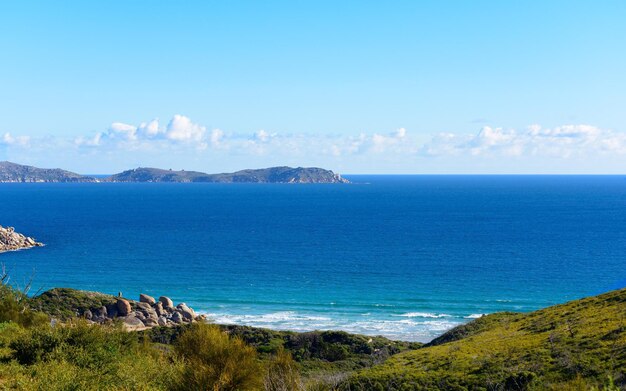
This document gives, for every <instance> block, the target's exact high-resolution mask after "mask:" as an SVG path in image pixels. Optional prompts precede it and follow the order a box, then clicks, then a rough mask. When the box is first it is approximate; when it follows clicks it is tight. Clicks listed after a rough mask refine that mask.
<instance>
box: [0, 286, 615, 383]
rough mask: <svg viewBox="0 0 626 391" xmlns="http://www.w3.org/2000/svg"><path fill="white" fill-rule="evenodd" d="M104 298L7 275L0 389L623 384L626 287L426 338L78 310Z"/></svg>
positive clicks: (1, 312)
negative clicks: (133, 323) (94, 320)
mask: <svg viewBox="0 0 626 391" xmlns="http://www.w3.org/2000/svg"><path fill="white" fill-rule="evenodd" d="M103 300H104V301H106V300H108V299H107V296H105V295H100V294H97V293H90V292H80V291H74V290H71V289H55V290H53V291H50V292H45V293H44V294H42V295H39V296H38V297H35V298H29V297H27V296H26V295H24V294H23V293H21V292H19V291H17V290H15V289H13V288H11V287H10V286H8V285H6V284H0V389H10V390H212V391H227V390H268V391H269V390H273V391H288V390H302V391H304V390H311V391H313V390H315V391H317V390H319V391H322V390H327V391H330V390H337V391H340V390H344V391H348V390H350V391H354V390H598V391H600V390H604V391H613V390H619V389H626V373H625V370H626V290H621V291H615V292H610V293H608V294H605V295H601V296H597V297H592V298H587V299H583V300H578V301H574V302H570V303H566V304H564V305H560V306H555V307H550V308H547V309H544V310H541V311H537V312H533V313H530V314H516V313H500V314H494V315H488V316H485V317H482V318H480V319H477V320H475V321H472V322H470V323H468V324H466V325H463V326H459V327H457V328H456V329H453V330H451V331H449V332H447V333H445V334H444V335H442V336H441V337H439V338H437V339H435V340H433V341H432V342H431V343H429V344H426V345H421V344H415V343H407V342H395V341H390V340H388V339H385V338H382V337H376V338H370V337H366V336H361V335H353V334H348V333H345V332H338V331H318V332H310V333H294V332H279V331H273V330H267V329H258V328H252V327H246V326H217V325H210V324H204V323H194V324H191V325H185V326H180V327H155V328H152V329H149V330H144V331H141V332H127V331H124V330H123V329H122V327H121V326H120V325H118V324H115V323H113V324H109V325H94V324H91V323H89V322H87V321H85V320H82V319H79V318H78V317H76V316H75V315H76V314H77V313H80V311H77V310H76V309H77V308H80V307H81V306H86V307H92V306H94V305H104V304H106V303H104V301H103ZM64 303H65V304H64ZM52 319H55V320H54V321H53V320H52Z"/></svg>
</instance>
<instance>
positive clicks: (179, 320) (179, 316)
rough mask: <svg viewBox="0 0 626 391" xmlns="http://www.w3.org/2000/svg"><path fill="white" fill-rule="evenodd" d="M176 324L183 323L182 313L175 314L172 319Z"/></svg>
mask: <svg viewBox="0 0 626 391" xmlns="http://www.w3.org/2000/svg"><path fill="white" fill-rule="evenodd" d="M170 319H171V320H172V322H174V323H178V324H180V323H183V315H182V314H181V313H180V312H174V313H173V314H172V317H171V318H170Z"/></svg>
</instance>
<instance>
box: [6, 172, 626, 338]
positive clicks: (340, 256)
mask: <svg viewBox="0 0 626 391" xmlns="http://www.w3.org/2000/svg"><path fill="white" fill-rule="evenodd" d="M347 178H348V179H350V180H352V181H353V182H354V183H353V184H350V185H341V184H338V185H332V184H306V185H300V184H210V183H195V184H194V183H188V184H181V183H178V184H175V183H95V184H93V183H84V184H82V183H77V184H57V183H33V184H0V224H1V225H3V226H14V227H16V230H17V231H19V232H21V233H24V234H26V235H28V236H34V237H35V238H36V239H38V240H39V241H42V242H44V243H45V247H42V248H34V249H30V250H23V251H16V252H8V253H3V254H0V262H1V263H2V264H3V265H4V267H5V268H6V270H7V271H8V272H9V273H10V276H11V280H10V282H11V283H12V284H14V285H16V286H19V287H25V286H27V285H29V281H31V282H32V283H30V286H31V290H30V294H37V293H38V292H41V291H44V290H47V289H50V288H53V287H71V288H76V289H85V290H93V291H100V292H105V293H110V294H114V295H117V294H118V293H119V292H121V293H122V294H123V295H124V296H125V297H129V298H134V299H138V296H139V294H140V293H147V294H149V295H152V296H155V297H158V296H161V295H166V296H169V297H171V298H172V299H173V300H174V301H175V302H186V303H187V304H188V305H190V306H192V307H193V308H195V309H196V310H197V311H199V312H202V313H205V314H207V316H208V317H209V318H211V319H212V320H213V321H214V322H216V323H229V324H242V325H250V326H257V327H266V328H271V329H278V330H294V331H309V330H345V331H347V332H351V333H361V334H366V335H383V336H386V337H389V338H393V339H398V340H407V341H422V342H425V341H429V340H431V339H432V338H434V337H436V336H438V335H440V334H442V333H443V332H445V331H446V330H448V329H450V328H452V327H454V326H457V325H460V324H463V323H465V322H468V321H470V320H471V319H474V318H477V317H480V316H481V315H482V314H489V313H493V312H497V311H519V312H528V311H533V310H536V309H539V308H543V307H546V306H550V305H554V304H557V303H563V302H566V301H568V300H573V299H577V298H581V297H585V296H589V295H595V294H599V293H602V292H606V291H609V290H613V289H618V288H621V287H624V286H626V177H624V176H453V175H451V176H356V175H355V176H347Z"/></svg>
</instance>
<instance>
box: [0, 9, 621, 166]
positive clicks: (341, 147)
mask: <svg viewBox="0 0 626 391" xmlns="http://www.w3.org/2000/svg"><path fill="white" fill-rule="evenodd" d="M625 16H626V3H624V2H622V1H617V0H614V1H600V2H593V3H589V2H583V1H574V2H566V1H553V2H549V3H548V2H540V1H530V2H524V3H517V4H516V3H501V2H495V1H484V2H480V4H479V5H476V3H467V2H461V1H444V2H412V1H396V2H393V3H391V4H390V3H386V4H382V3H376V2H342V3H340V4H336V3H334V2H325V1H322V2H314V3H313V2H310V3H297V4H296V3H291V2H281V1H270V2H263V3H256V2H240V3H237V4H227V3H223V4H220V3H213V2H208V3H205V2H199V1H195V2H186V3H185V4H173V3H171V4H170V3H162V4H161V3H160V4H158V6H155V5H154V4H153V3H149V2H145V1H138V2H133V3H127V2H122V1H112V2H107V3H106V4H105V3H102V4H83V3H80V2H75V3H73V4H72V5H71V6H70V7H62V8H61V7H57V5H56V4H54V3H46V2H39V1H23V2H11V3H6V4H3V5H2V6H1V7H0V50H1V51H0V52H1V53H2V61H0V86H1V87H0V118H1V119H2V120H1V121H0V160H9V161H13V162H16V163H20V164H28V165H34V166H38V167H45V168H52V167H60V168H64V169H67V170H71V171H75V172H79V173H81V174H110V173H115V172H119V171H122V170H125V169H129V168H134V167H138V166H143V167H146V166H148V167H160V168H172V169H185V170H196V171H203V172H210V173H212V172H232V171H236V170H239V169H244V168H259V167H270V166H278V165H290V166H317V167H323V168H328V169H332V170H334V171H336V172H339V173H341V174H382V173H384V174H509V173H511V174H574V173H580V174H623V173H626V168H625V167H626V110H624V109H623V106H624V102H625V101H626V100H625V98H626V74H624V72H623V70H624V69H626V41H625V40H624V39H623V37H624V36H626V24H624V23H623V20H624V17H625Z"/></svg>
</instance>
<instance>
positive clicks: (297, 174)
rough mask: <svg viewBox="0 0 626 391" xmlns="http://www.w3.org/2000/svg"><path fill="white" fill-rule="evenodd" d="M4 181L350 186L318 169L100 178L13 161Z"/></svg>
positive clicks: (2, 172) (4, 168)
mask: <svg viewBox="0 0 626 391" xmlns="http://www.w3.org/2000/svg"><path fill="white" fill-rule="evenodd" d="M0 182H179V183H182V182H213V183H350V181H348V180H347V179H344V178H342V177H341V175H339V174H336V173H334V172H332V171H330V170H325V169H323V168H317V167H296V168H293V167H284V166H283V167H270V168H261V169H249V170H241V171H237V172H233V173H221V174H207V173H204V172H198V171H185V170H181V171H174V170H164V169H160V168H147V167H139V168H135V169H132V170H127V171H124V172H121V173H119V174H115V175H111V176H109V177H106V178H100V179H97V178H93V177H89V176H83V175H79V174H76V173H73V172H70V171H65V170H61V169H42V168H36V167H31V166H23V165H20V164H16V163H11V162H0Z"/></svg>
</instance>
